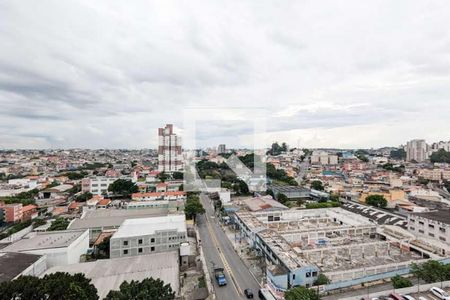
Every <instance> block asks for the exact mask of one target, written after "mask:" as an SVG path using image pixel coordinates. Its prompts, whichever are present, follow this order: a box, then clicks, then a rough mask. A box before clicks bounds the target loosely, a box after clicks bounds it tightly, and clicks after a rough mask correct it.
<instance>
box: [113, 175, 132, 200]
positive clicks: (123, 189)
mask: <svg viewBox="0 0 450 300" xmlns="http://www.w3.org/2000/svg"><path fill="white" fill-rule="evenodd" d="M108 191H110V192H112V193H114V194H116V195H122V196H125V197H129V196H130V195H131V194H132V193H136V192H137V191H138V187H137V186H136V185H135V184H134V183H133V182H132V181H131V180H127V179H117V180H116V181H114V182H113V183H111V184H110V185H109V187H108Z"/></svg>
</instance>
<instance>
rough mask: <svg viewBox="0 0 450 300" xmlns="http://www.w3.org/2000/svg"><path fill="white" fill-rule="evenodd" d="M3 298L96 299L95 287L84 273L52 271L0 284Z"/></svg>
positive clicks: (33, 299)
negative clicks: (41, 275)
mask: <svg viewBox="0 0 450 300" xmlns="http://www.w3.org/2000/svg"><path fill="white" fill-rule="evenodd" d="M0 296H1V299H4V300H16V299H27V300H28V299H29V300H79V299H83V300H96V299H98V295H97V289H96V288H95V286H94V285H93V284H91V280H90V279H87V278H86V277H85V276H84V274H81V273H77V274H74V275H71V274H69V273H62V272H57V273H52V274H48V275H45V276H44V277H43V278H38V277H33V276H20V277H19V278H17V279H16V280H12V281H6V282H2V283H1V284H0Z"/></svg>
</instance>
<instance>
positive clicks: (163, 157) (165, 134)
mask: <svg viewBox="0 0 450 300" xmlns="http://www.w3.org/2000/svg"><path fill="white" fill-rule="evenodd" d="M158 136H159V147H158V170H159V171H160V172H175V171H181V170H182V169H183V163H182V153H181V138H180V137H178V136H177V135H176V134H174V133H173V125H172V124H167V125H166V127H164V128H158Z"/></svg>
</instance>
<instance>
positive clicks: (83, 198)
mask: <svg viewBox="0 0 450 300" xmlns="http://www.w3.org/2000/svg"><path fill="white" fill-rule="evenodd" d="M92 196H93V195H92V194H91V193H90V192H84V193H82V194H80V195H78V196H76V197H75V198H74V200H75V201H76V202H86V201H88V200H89V199H91V198H92Z"/></svg>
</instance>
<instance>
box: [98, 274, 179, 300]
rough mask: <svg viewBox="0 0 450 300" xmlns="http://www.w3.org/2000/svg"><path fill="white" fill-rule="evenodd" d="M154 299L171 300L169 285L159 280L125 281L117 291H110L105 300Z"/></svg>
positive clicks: (173, 296)
mask: <svg viewBox="0 0 450 300" xmlns="http://www.w3.org/2000/svg"><path fill="white" fill-rule="evenodd" d="M129 299H135V300H138V299H154V300H173V299H175V292H174V291H172V288H171V287H170V284H164V281H162V280H161V279H159V278H158V279H153V278H152V277H150V278H146V279H144V280H143V281H141V282H139V281H134V280H132V281H131V282H130V283H128V282H127V281H125V282H123V283H122V284H121V285H120V290H119V291H110V292H109V293H108V295H107V296H106V298H105V300H129Z"/></svg>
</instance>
